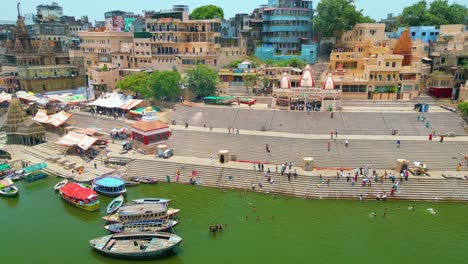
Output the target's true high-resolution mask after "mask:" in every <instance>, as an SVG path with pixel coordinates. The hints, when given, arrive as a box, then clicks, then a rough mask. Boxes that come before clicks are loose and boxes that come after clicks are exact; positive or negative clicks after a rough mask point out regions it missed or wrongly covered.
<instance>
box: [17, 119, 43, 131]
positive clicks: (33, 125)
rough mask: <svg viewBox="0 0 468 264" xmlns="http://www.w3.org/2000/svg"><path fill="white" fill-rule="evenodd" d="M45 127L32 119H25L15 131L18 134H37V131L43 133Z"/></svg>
mask: <svg viewBox="0 0 468 264" xmlns="http://www.w3.org/2000/svg"><path fill="white" fill-rule="evenodd" d="M45 132H46V131H45V128H44V126H42V125H41V124H40V123H39V122H36V121H34V120H31V119H30V120H26V121H24V122H23V123H22V124H21V125H20V126H19V127H18V129H16V133H19V134H37V133H45Z"/></svg>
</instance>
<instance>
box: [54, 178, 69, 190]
mask: <svg viewBox="0 0 468 264" xmlns="http://www.w3.org/2000/svg"><path fill="white" fill-rule="evenodd" d="M67 183H68V180H67V179H65V180H63V181H60V182H58V183H57V184H55V185H54V191H58V190H59V189H60V188H62V187H63V186H64V185H65V184H67Z"/></svg>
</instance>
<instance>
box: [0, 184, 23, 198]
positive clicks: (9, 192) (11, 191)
mask: <svg viewBox="0 0 468 264" xmlns="http://www.w3.org/2000/svg"><path fill="white" fill-rule="evenodd" d="M18 192H19V190H18V187H16V186H14V185H11V186H9V187H6V188H3V189H1V190H0V195H2V196H5V197H14V196H17V195H18Z"/></svg>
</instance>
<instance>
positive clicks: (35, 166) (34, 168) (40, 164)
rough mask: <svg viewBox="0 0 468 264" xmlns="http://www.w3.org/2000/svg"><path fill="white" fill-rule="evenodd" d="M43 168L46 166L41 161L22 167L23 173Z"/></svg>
mask: <svg viewBox="0 0 468 264" xmlns="http://www.w3.org/2000/svg"><path fill="white" fill-rule="evenodd" d="M45 168H47V163H45V162H41V163H38V164H34V165H31V166H28V167H26V168H24V169H23V171H24V173H30V172H33V171H37V170H42V169H45Z"/></svg>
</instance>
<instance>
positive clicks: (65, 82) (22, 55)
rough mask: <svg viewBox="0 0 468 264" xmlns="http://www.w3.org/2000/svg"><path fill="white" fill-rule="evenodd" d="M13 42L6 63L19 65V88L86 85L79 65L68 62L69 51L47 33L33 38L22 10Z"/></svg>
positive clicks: (27, 89)
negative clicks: (48, 36) (46, 35)
mask: <svg viewBox="0 0 468 264" xmlns="http://www.w3.org/2000/svg"><path fill="white" fill-rule="evenodd" d="M19 10H20V8H19V4H18V19H17V22H16V29H15V40H14V43H13V42H12V41H11V40H10V39H8V40H7V42H6V53H5V58H6V63H7V64H8V65H12V66H16V67H17V80H18V85H19V89H21V90H26V91H33V92H46V91H54V90H66V89H74V88H78V87H80V86H83V85H84V78H83V77H82V76H80V70H79V68H78V66H75V65H71V64H70V63H69V55H68V50H67V49H64V48H63V47H62V46H60V45H57V42H56V41H54V40H53V39H52V40H50V39H47V38H46V37H45V36H43V37H41V38H40V39H32V38H31V37H30V36H29V33H28V30H27V29H26V25H25V24H24V20H23V17H22V16H21V15H20V13H19Z"/></svg>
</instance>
